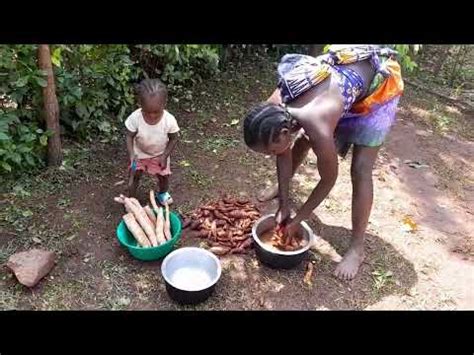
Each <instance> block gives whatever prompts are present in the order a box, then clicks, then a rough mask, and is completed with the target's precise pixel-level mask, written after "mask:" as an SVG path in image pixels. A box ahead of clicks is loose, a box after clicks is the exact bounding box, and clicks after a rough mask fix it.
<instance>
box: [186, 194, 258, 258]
mask: <svg viewBox="0 0 474 355" xmlns="http://www.w3.org/2000/svg"><path fill="white" fill-rule="evenodd" d="M258 218H260V212H259V210H258V208H257V207H256V206H255V205H253V204H252V203H250V201H249V200H245V199H237V198H232V197H229V196H225V197H223V198H222V199H221V200H219V201H215V202H212V203H208V204H207V205H205V206H201V207H199V208H198V209H197V210H196V211H195V212H194V213H193V214H192V215H191V218H190V219H188V220H186V221H185V222H184V224H183V229H185V228H187V229H189V230H190V231H191V232H190V236H192V237H196V238H203V239H207V241H208V243H209V244H210V246H211V248H210V249H209V251H211V252H213V253H214V254H216V255H226V254H239V253H246V252H247V251H248V250H249V249H250V248H251V246H252V242H253V240H252V234H251V231H252V225H253V223H254V221H255V220H257V219H258Z"/></svg>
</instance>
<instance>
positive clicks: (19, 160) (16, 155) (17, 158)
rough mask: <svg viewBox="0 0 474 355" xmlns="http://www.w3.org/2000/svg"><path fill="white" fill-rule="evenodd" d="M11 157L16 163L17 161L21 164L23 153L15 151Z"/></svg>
mask: <svg viewBox="0 0 474 355" xmlns="http://www.w3.org/2000/svg"><path fill="white" fill-rule="evenodd" d="M10 158H11V160H13V161H14V162H15V163H17V164H18V165H20V163H21V155H20V154H18V153H15V152H13V153H11V154H10Z"/></svg>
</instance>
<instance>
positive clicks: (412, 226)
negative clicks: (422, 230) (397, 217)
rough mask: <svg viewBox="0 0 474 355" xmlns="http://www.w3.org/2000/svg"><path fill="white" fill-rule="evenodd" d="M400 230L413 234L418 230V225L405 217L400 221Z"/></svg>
mask: <svg viewBox="0 0 474 355" xmlns="http://www.w3.org/2000/svg"><path fill="white" fill-rule="evenodd" d="M402 230H403V231H405V232H411V233H413V232H416V231H417V230H418V225H417V224H416V222H415V221H414V220H413V219H412V218H411V217H410V216H405V217H404V218H403V220H402Z"/></svg>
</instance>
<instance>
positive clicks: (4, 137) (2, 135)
mask: <svg viewBox="0 0 474 355" xmlns="http://www.w3.org/2000/svg"><path fill="white" fill-rule="evenodd" d="M9 139H10V137H8V136H7V135H6V134H5V133H3V132H0V141H7V140H9Z"/></svg>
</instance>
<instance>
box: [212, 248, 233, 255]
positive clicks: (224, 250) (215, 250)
mask: <svg viewBox="0 0 474 355" xmlns="http://www.w3.org/2000/svg"><path fill="white" fill-rule="evenodd" d="M209 251H210V252H211V253H214V254H216V255H225V254H227V253H228V252H229V251H230V248H229V247H223V246H215V247H212V248H210V249H209Z"/></svg>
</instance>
